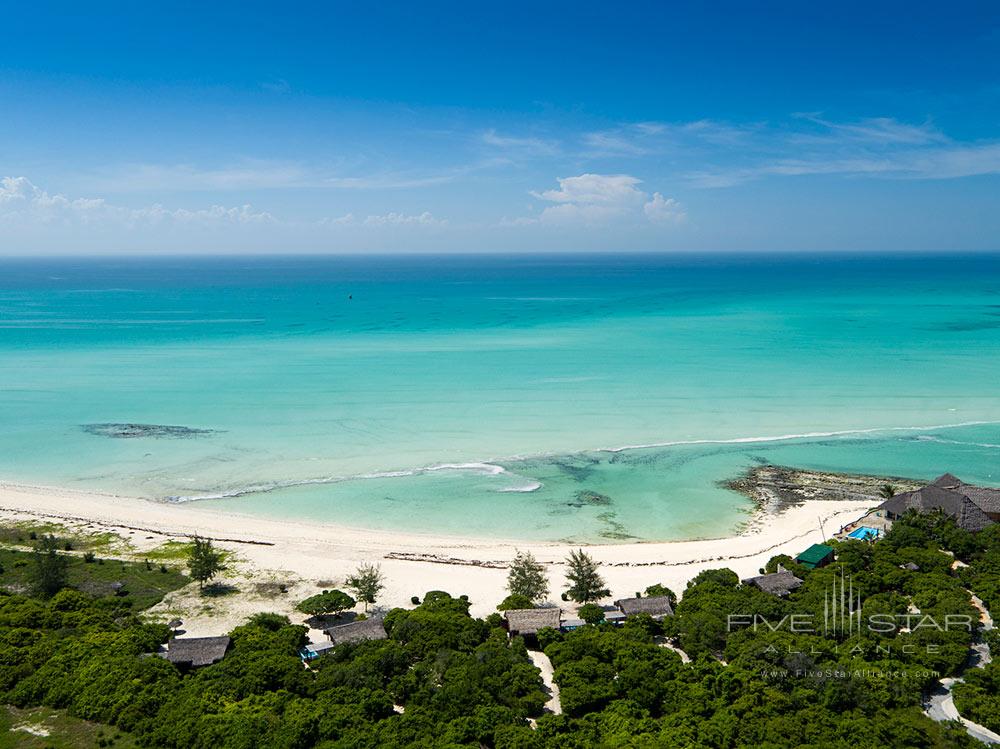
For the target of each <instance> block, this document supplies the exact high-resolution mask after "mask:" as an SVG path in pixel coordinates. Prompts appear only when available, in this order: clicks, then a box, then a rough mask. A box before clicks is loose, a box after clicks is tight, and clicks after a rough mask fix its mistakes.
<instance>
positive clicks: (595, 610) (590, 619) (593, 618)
mask: <svg viewBox="0 0 1000 749" xmlns="http://www.w3.org/2000/svg"><path fill="white" fill-rule="evenodd" d="M578 613H579V615H580V618H581V619H583V620H584V621H585V622H587V624H600V623H601V622H603V621H604V609H602V608H601V607H600V606H598V605H597V604H596V603H587V604H584V605H583V606H581V607H580V611H579V612H578Z"/></svg>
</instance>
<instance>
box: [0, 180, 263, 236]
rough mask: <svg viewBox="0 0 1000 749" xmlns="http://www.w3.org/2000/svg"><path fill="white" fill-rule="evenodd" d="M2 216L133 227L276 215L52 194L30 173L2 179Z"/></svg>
mask: <svg viewBox="0 0 1000 749" xmlns="http://www.w3.org/2000/svg"><path fill="white" fill-rule="evenodd" d="M0 218H2V219H4V220H6V221H8V222H18V223H21V224H43V225H45V224H53V223H61V224H69V225H71V224H88V225H96V224H104V225H117V226H125V227H131V226H136V225H140V224H163V223H165V222H174V223H179V224H263V223H274V222H275V221H276V220H275V218H274V216H272V215H271V214H270V213H267V212H266V211H255V210H253V208H252V207H251V206H250V205H249V204H247V205H242V206H238V207H226V206H221V205H213V206H210V207H208V208H201V209H194V210H190V209H187V208H175V209H167V208H164V207H163V206H162V205H160V204H158V203H156V204H153V205H150V206H145V207H142V208H126V207H123V206H116V205H112V204H110V203H108V202H107V201H105V200H104V199H103V198H72V199H71V198H67V197H66V196H64V195H61V194H55V195H52V194H49V193H48V192H46V191H45V190H43V189H42V188H40V187H38V186H37V185H35V184H33V183H32V182H31V181H30V180H29V179H28V178H27V177H4V178H3V179H0Z"/></svg>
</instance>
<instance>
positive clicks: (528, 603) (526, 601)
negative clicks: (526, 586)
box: [497, 593, 535, 611]
mask: <svg viewBox="0 0 1000 749" xmlns="http://www.w3.org/2000/svg"><path fill="white" fill-rule="evenodd" d="M533 608H535V602H534V601H532V600H531V599H530V598H528V597H527V596H522V595H518V594H517V593H511V594H510V595H509V596H507V597H506V598H504V599H503V600H502V601H500V603H498V604H497V611H510V610H511V609H533Z"/></svg>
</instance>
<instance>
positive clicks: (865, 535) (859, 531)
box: [847, 525, 880, 541]
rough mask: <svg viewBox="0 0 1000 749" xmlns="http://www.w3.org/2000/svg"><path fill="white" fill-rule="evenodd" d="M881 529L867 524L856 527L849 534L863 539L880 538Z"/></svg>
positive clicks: (848, 535) (850, 536) (849, 536)
mask: <svg viewBox="0 0 1000 749" xmlns="http://www.w3.org/2000/svg"><path fill="white" fill-rule="evenodd" d="M879 534H880V531H879V529H878V528H869V527H868V526H867V525H862V526H861V527H860V528H855V529H854V530H853V531H851V532H850V533H848V534H847V537H848V538H856V539H859V540H861V541H868V540H869V539H872V538H878V537H879Z"/></svg>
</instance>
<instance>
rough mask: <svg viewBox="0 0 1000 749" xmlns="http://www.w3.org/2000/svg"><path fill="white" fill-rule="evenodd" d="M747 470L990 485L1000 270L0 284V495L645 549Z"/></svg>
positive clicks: (202, 265) (996, 471) (410, 265)
mask: <svg viewBox="0 0 1000 749" xmlns="http://www.w3.org/2000/svg"><path fill="white" fill-rule="evenodd" d="M124 424H138V425H157V426H171V427H183V429H179V430H156V429H154V430H149V429H132V430H131V431H129V429H128V428H126V427H121V426H120V425H124ZM188 430H191V431H188ZM123 431H124V433H125V434H127V435H129V436H122V433H123ZM765 462H774V463H781V464H785V465H792V466H800V467H808V468H816V469H827V470H841V471H856V472H868V473H879V474H883V473H884V474H894V475H904V476H912V477H918V478H931V477H933V476H935V475H937V474H940V473H942V472H944V471H951V472H953V473H956V474H958V475H959V476H960V477H962V478H963V479H965V480H967V481H976V482H981V483H984V484H992V485H1000V256H998V255H975V256H955V255H951V256H934V255H884V256H878V255H867V256H852V255H824V256H789V255H784V256H762V255H754V256H729V255H725V256H721V255H716V256H695V255H629V254H622V255H559V256H556V255H548V256H541V255H539V256H503V257H501V256H377V257H324V258H311V257H281V258H278V257H253V258H251V257H238V258H221V257H219V258H193V257H192V258H163V259H148V258H147V259H108V258H90V259H66V258H63V259H25V260H14V259H3V260H0V480H3V481H8V482H20V483H27V484H39V485H49V486H61V487H69V488H75V489H92V490H100V491H105V492H113V493H119V494H131V495H137V496H142V497H148V498H152V499H157V500H162V501H172V502H186V501H197V502H201V503H204V504H205V505H206V506H213V507H219V508H224V509H229V510H233V511H238V512H242V513H247V514H252V515H263V516H270V517H281V518H284V519H295V520H300V521H301V522H303V523H311V522H332V523H339V524H346V525H351V526H360V527H369V528H378V529H400V530H410V531H427V532H438V533H447V534H459V535H466V536H490V537H508V538H517V539H552V540H555V539H572V540H578V541H602V540H604V541H608V540H610V541H619V540H660V539H680V538H700V537H715V536H720V535H725V534H727V533H730V532H732V531H733V530H734V529H735V528H737V527H738V526H739V524H740V523H741V522H744V521H745V520H746V519H747V513H748V511H749V510H750V509H751V507H750V503H749V502H748V501H747V500H746V499H745V498H744V497H742V496H740V495H738V494H734V493H732V492H730V491H728V490H726V489H724V488H721V487H720V486H719V485H718V482H719V481H720V480H723V479H727V478H732V477H734V476H736V475H738V474H740V473H741V472H742V471H744V470H746V469H747V468H748V467H750V466H752V465H755V464H759V463H765ZM67 509H71V508H67Z"/></svg>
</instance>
